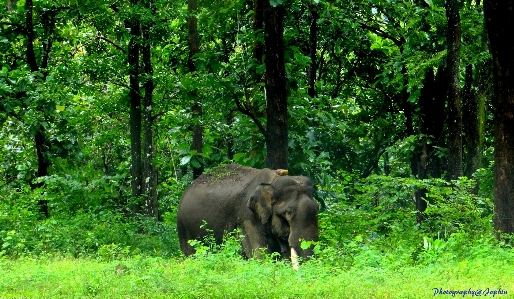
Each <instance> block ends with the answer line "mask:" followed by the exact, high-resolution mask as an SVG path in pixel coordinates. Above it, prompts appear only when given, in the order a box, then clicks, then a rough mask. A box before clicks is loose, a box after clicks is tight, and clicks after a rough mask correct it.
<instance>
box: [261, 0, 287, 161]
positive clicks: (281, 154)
mask: <svg viewBox="0 0 514 299" xmlns="http://www.w3.org/2000/svg"><path fill="white" fill-rule="evenodd" d="M266 2H268V1H266ZM284 13H285V8H284V5H279V6H276V7H273V6H271V5H270V4H269V3H266V8H265V9H264V45H265V64H266V107H267V122H266V151H267V153H266V166H267V167H268V168H271V169H278V168H282V169H287V162H288V161H287V158H288V140H289V139H288V127H287V126H288V124H287V91H286V69H285V62H284V26H283V20H284Z"/></svg>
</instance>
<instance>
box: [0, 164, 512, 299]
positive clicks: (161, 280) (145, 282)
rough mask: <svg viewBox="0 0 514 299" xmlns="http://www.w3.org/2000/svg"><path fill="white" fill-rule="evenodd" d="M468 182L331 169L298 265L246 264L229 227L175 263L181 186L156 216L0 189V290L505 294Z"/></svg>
mask: <svg viewBox="0 0 514 299" xmlns="http://www.w3.org/2000/svg"><path fill="white" fill-rule="evenodd" d="M482 175H484V173H482ZM328 188H330V190H328ZM474 188H475V182H474V181H473V180H468V179H465V178H462V179H460V180H458V181H453V182H446V181H444V180H439V179H430V180H422V181H419V180H415V179H409V178H395V177H389V176H371V177H369V178H367V179H362V180H357V179H355V178H351V179H348V177H347V176H346V175H345V174H340V177H339V178H337V179H333V180H332V181H331V182H330V183H329V184H327V185H326V186H318V196H319V194H323V195H324V198H318V200H323V202H324V205H325V207H326V209H325V210H324V211H323V212H322V213H320V215H319V227H320V240H319V242H317V244H315V254H314V256H313V257H312V259H311V260H309V261H306V262H304V263H303V264H302V265H301V267H300V270H299V271H298V272H295V271H294V270H293V269H292V268H291V265H290V263H289V261H284V260H277V258H276V257H275V256H267V255H265V257H264V258H262V259H259V260H246V259H244V258H243V254H242V251H241V246H240V243H241V233H240V232H238V231H235V232H232V233H228V234H227V235H226V238H225V242H224V243H223V244H222V245H217V244H215V242H214V240H213V238H209V237H207V238H206V239H204V240H193V241H191V245H192V246H193V247H194V248H195V249H196V251H197V253H196V254H195V255H193V256H192V257H189V258H184V257H183V256H182V255H181V253H180V252H179V249H178V239H177V233H176V226H175V220H176V219H175V210H173V209H176V206H177V203H178V195H179V194H180V192H175V193H174V194H177V197H174V198H173V197H168V198H167V201H166V202H167V205H168V206H169V207H171V208H170V210H169V211H167V212H166V213H165V214H164V217H163V221H159V222H157V221H155V220H152V219H146V218H140V217H129V216H127V215H126V214H125V213H124V212H123V211H124V210H123V209H116V208H114V209H113V208H112V207H111V208H101V209H97V210H95V211H94V212H92V211H88V210H86V209H78V210H74V211H73V210H72V209H70V210H68V212H66V213H65V212H61V213H59V214H56V215H54V216H52V217H50V218H48V219H41V218H39V216H38V215H39V214H38V213H37V211H36V207H37V199H38V197H36V196H34V193H32V192H31V191H30V190H20V189H17V190H10V191H12V192H6V189H5V186H4V189H3V190H2V191H3V193H2V194H0V195H2V196H3V199H4V200H3V201H2V202H0V246H1V248H0V273H1V275H0V297H8V298H9V297H35V298H77V297H84V298H107V297H108V298H126V297H131V298H221V297H223V298H242V297H244V298H334V297H338V298H426V297H433V296H434V292H435V290H437V291H439V290H464V289H465V290H468V289H469V290H472V289H473V290H475V289H481V290H484V292H485V290H487V289H489V290H504V291H507V292H514V284H513V283H514V282H513V281H512V280H509V279H505V278H506V277H512V276H513V274H514V268H512V267H511V266H510V263H509V261H511V260H513V259H514V249H513V248H512V246H511V245H510V243H509V242H499V241H497V240H496V238H495V236H494V232H493V228H492V221H491V219H492V202H491V200H490V199H489V198H488V197H487V193H484V192H482V191H481V192H479V193H478V195H476V194H475V192H474ZM418 190H424V193H423V196H424V197H423V198H424V199H425V200H426V201H427V203H428V208H427V210H426V212H425V213H424V214H423V217H424V221H423V222H422V223H418V221H417V219H418V216H419V215H418V214H417V213H416V212H415V211H414V209H413V207H414V202H413V200H414V199H413V194H414V192H416V191H418ZM328 191H330V192H328ZM60 192H61V191H60ZM51 198H56V197H51ZM74 202H75V203H76V202H77V200H74ZM50 204H51V205H57V204H61V205H62V201H60V202H50ZM75 206H76V205H75ZM59 209H60V210H61V211H67V210H66V207H65V206H61V207H60V208H59ZM70 211H72V212H70ZM505 240H508V239H505ZM308 245H310V244H306V246H308ZM56 286H58V287H56ZM509 294H510V293H509ZM498 295H505V294H500V293H498Z"/></svg>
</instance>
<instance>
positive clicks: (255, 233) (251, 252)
mask: <svg viewBox="0 0 514 299" xmlns="http://www.w3.org/2000/svg"><path fill="white" fill-rule="evenodd" d="M243 234H244V235H245V238H244V239H243V248H244V250H245V254H246V257H248V258H252V257H255V258H262V251H263V250H264V251H265V250H266V249H267V242H266V238H265V234H264V231H263V229H262V224H261V223H260V222H259V221H258V220H257V221H256V220H245V221H244V222H243Z"/></svg>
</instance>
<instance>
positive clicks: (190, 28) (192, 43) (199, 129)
mask: <svg viewBox="0 0 514 299" xmlns="http://www.w3.org/2000/svg"><path fill="white" fill-rule="evenodd" d="M197 9H198V2H197V0H188V1H187V10H188V14H189V15H188V17H187V32H188V36H189V59H188V62H187V64H188V68H189V71H190V72H191V73H194V72H195V71H196V67H195V64H194V62H193V56H194V55H195V54H197V53H198V52H199V51H200V42H199V39H198V20H197V18H196V11H197ZM191 110H192V112H193V119H194V122H195V123H194V124H193V142H192V144H191V149H192V150H194V151H196V152H197V153H201V152H202V148H203V126H202V124H201V122H200V118H201V116H202V103H201V102H200V99H199V98H196V99H195V100H194V103H193V107H192V108H191ZM191 166H192V167H193V179H196V178H197V177H199V176H200V175H201V174H202V172H203V164H201V163H199V165H196V166H195V165H194V164H193V163H191Z"/></svg>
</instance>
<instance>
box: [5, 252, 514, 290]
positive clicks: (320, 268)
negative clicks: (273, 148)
mask: <svg viewBox="0 0 514 299" xmlns="http://www.w3.org/2000/svg"><path fill="white" fill-rule="evenodd" d="M509 256H510V257H512V256H511V254H510V253H509ZM507 257H508V256H503V255H502V254H493V255H491V256H488V257H477V258H473V259H469V260H461V261H455V262H448V261H446V262H444V263H439V262H434V263H430V264H428V265H418V266H403V267H371V266H359V267H352V268H350V269H343V268H340V267H333V266H327V265H324V264H323V263H322V262H320V261H313V262H309V263H307V264H304V265H302V266H301V267H300V270H299V271H298V272H295V271H294V270H293V269H291V267H290V266H289V265H288V264H287V263H282V262H278V263H273V262H270V261H255V260H250V261H245V260H241V259H239V258H234V257H227V256H224V255H214V254H208V255H206V256H203V257H197V258H188V259H182V258H168V259H164V258H155V257H133V258H129V259H124V260H112V261H102V260H99V259H73V258H56V257H52V258H35V259H34V258H21V259H16V260H10V259H2V260H0V298H224V299H226V298H434V297H435V298H437V297H442V298H450V297H453V296H452V295H436V296H434V288H437V289H441V290H443V291H444V290H450V291H459V290H473V291H476V290H479V289H481V290H482V291H483V293H482V296H484V295H485V292H486V291H487V289H489V290H490V291H491V290H499V289H501V290H503V291H507V294H497V295H495V298H514V296H513V295H512V294H514V279H513V277H514V267H513V266H512V265H511V260H505V258H507ZM457 296H458V297H463V295H457ZM465 297H471V295H466V296H465ZM484 297H489V298H491V297H493V294H491V293H489V294H488V296H484Z"/></svg>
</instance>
